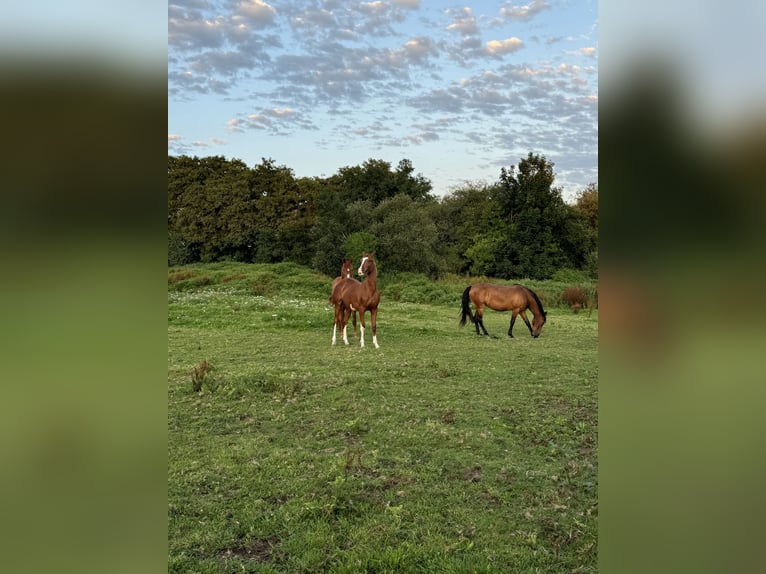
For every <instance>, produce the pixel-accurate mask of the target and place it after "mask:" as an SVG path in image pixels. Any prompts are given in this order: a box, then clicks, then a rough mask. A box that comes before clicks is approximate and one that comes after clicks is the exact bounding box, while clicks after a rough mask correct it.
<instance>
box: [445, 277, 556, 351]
mask: <svg viewBox="0 0 766 574" xmlns="http://www.w3.org/2000/svg"><path fill="white" fill-rule="evenodd" d="M469 301H470V302H473V304H474V307H476V314H475V315H474V314H473V313H471V307H470V305H469ZM484 307H489V308H490V309H494V310H495V311H511V313H512V315H511V326H510V327H509V328H508V336H509V337H513V324H514V323H515V322H516V315H521V318H522V319H523V320H524V323H526V325H527V328H528V329H529V333H530V334H531V335H532V337H534V338H535V339H536V338H537V337H539V336H540V331H541V330H542V328H543V325H545V321H546V320H547V318H548V315H547V313H546V312H545V309H543V304H542V302H541V301H540V298H539V297H538V296H537V294H536V293H535V292H534V291H532V290H531V289H529V288H528V287H524V286H523V285H518V284H515V285H490V284H488V283H480V284H478V285H469V286H468V287H466V289H465V291H463V305H462V312H461V316H460V326H461V327H462V326H464V325H465V323H466V318H470V319H471V322H472V323H473V324H474V325H475V327H476V334H477V335H481V333H480V332H479V327H481V330H482V331H484V334H485V335H489V333H487V329H486V328H485V327H484V320H483V318H484ZM527 309H529V310H530V311H531V312H532V315H533V320H532V324H531V325H530V323H529V319H527V315H526V313H525V311H526V310H527Z"/></svg>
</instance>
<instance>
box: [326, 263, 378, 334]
mask: <svg viewBox="0 0 766 574" xmlns="http://www.w3.org/2000/svg"><path fill="white" fill-rule="evenodd" d="M357 273H358V274H359V275H362V276H365V277H366V279H365V280H364V281H363V282H361V283H360V282H359V281H355V280H353V279H343V280H341V281H339V282H338V284H337V285H336V286H335V289H334V290H333V292H332V300H333V301H335V302H336V303H335V324H334V325H333V329H332V344H333V345H334V344H335V327H336V325H340V328H341V333H342V334H343V342H344V343H345V344H346V345H348V337H347V336H346V327H347V326H348V318H349V316H350V315H351V313H352V312H354V311H358V312H359V322H360V324H361V327H360V336H359V339H360V341H361V347H362V348H364V327H365V325H364V314H365V312H366V311H369V312H370V322H371V323H372V344H373V345H375V348H376V349H378V348H380V345H378V334H377V333H378V304H379V303H380V292H379V291H378V268H377V267H376V266H375V254H374V253H362V263H361V264H360V265H359V269H358V270H357Z"/></svg>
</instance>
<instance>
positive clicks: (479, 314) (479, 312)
mask: <svg viewBox="0 0 766 574" xmlns="http://www.w3.org/2000/svg"><path fill="white" fill-rule="evenodd" d="M474 324H475V325H476V334H477V335H481V333H480V332H479V327H481V330H482V331H484V334H485V335H486V336H487V337H489V333H487V328H486V327H485V326H484V307H481V306H479V305H477V306H476V322H475V323H474Z"/></svg>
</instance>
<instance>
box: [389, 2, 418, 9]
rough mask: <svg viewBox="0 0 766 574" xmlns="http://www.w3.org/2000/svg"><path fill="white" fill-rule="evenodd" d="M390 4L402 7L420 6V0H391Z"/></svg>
mask: <svg viewBox="0 0 766 574" xmlns="http://www.w3.org/2000/svg"><path fill="white" fill-rule="evenodd" d="M391 4H393V5H394V6H402V7H403V8H412V9H415V8H420V0H392V1H391Z"/></svg>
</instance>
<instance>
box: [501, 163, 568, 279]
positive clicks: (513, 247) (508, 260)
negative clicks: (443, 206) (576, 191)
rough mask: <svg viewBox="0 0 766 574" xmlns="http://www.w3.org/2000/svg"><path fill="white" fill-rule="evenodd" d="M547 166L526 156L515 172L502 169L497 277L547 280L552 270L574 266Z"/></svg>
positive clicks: (565, 222) (562, 212)
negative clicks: (502, 228)
mask: <svg viewBox="0 0 766 574" xmlns="http://www.w3.org/2000/svg"><path fill="white" fill-rule="evenodd" d="M553 165H554V164H553V163H552V162H549V161H548V160H547V159H546V158H545V157H544V156H540V155H536V154H533V153H532V152H530V153H529V154H528V156H527V157H526V159H522V160H521V161H520V162H519V164H518V169H516V168H515V167H514V166H511V168H510V169H507V170H506V169H505V168H502V169H501V171H500V188H499V193H498V200H499V204H500V208H501V213H502V216H503V218H504V220H505V227H506V229H505V240H504V241H503V242H502V243H501V244H500V245H499V246H498V265H497V267H496V273H497V274H498V275H499V276H501V277H506V278H510V277H531V278H534V279H547V278H550V277H551V276H552V275H553V273H554V271H556V269H559V268H561V267H570V266H571V267H575V266H578V265H577V264H578V262H577V261H575V259H576V254H575V253H572V252H571V251H572V249H571V248H572V246H573V242H572V241H571V239H572V238H569V239H565V238H566V237H567V235H568V232H571V231H572V226H571V225H570V223H571V222H570V221H569V216H570V212H569V211H568V209H567V206H566V204H565V203H564V201H563V200H562V198H561V191H560V190H559V189H558V188H555V187H553V181H554V174H553Z"/></svg>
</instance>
